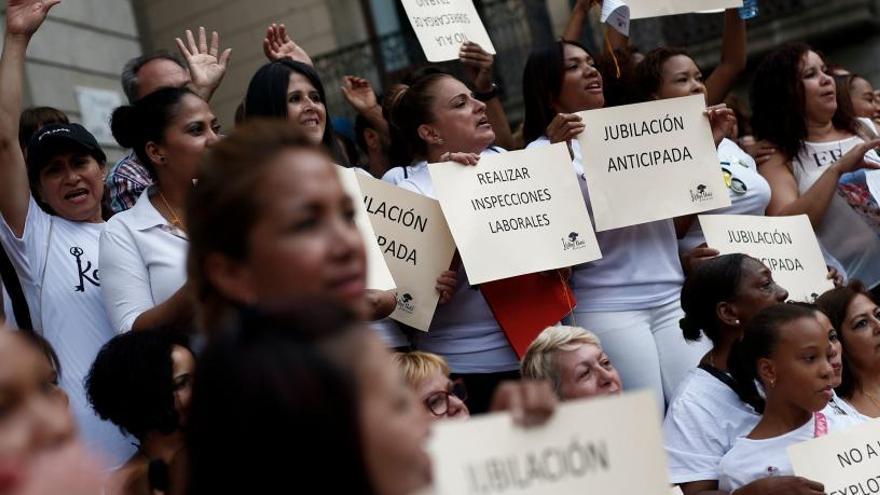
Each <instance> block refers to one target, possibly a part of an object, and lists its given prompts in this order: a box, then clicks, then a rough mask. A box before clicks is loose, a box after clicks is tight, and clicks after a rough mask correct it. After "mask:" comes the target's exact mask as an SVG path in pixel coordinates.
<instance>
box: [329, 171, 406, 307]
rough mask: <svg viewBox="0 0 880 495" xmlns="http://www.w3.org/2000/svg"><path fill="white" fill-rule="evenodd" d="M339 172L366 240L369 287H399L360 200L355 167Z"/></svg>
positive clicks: (356, 222) (383, 288)
mask: <svg viewBox="0 0 880 495" xmlns="http://www.w3.org/2000/svg"><path fill="white" fill-rule="evenodd" d="M336 171H337V172H339V181H340V182H342V188H343V189H345V192H346V193H348V195H349V196H351V199H353V200H354V208H355V216H354V222H355V224H356V225H357V228H358V230H359V231H360V233H361V237H362V238H363V240H364V250H365V251H366V253H367V288H368V289H375V290H391V289H395V288H396V287H397V284H395V283H394V277H392V276H391V271H390V270H389V269H388V265H387V264H386V263H385V257H384V256H383V255H382V251H380V250H379V244H378V243H376V233H375V232H374V231H373V226H372V225H371V224H370V218H369V216H368V214H367V209H366V207H364V204H363V203H362V202H361V201H360V198H363V197H364V196H363V194H362V193H361V187H360V184H359V183H358V178H357V175H358V173H357V172H355V170H354V169H353V168H345V167H340V166H337V167H336Z"/></svg>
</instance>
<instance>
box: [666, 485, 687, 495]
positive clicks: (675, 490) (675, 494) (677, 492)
mask: <svg viewBox="0 0 880 495" xmlns="http://www.w3.org/2000/svg"><path fill="white" fill-rule="evenodd" d="M669 493H670V494H671V495H684V493H682V491H681V488H679V487H678V485H676V486H673V487H672V490H670V491H669Z"/></svg>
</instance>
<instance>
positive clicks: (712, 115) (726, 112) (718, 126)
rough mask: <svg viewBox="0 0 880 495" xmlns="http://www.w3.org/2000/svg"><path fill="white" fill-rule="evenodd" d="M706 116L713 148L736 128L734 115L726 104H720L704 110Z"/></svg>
mask: <svg viewBox="0 0 880 495" xmlns="http://www.w3.org/2000/svg"><path fill="white" fill-rule="evenodd" d="M706 116H707V117H708V118H709V124H710V125H711V126H712V137H713V138H714V139H715V146H718V144H719V143H721V141H722V140H723V139H724V138H726V137H728V136H730V135H731V134H732V133H733V129H734V128H735V127H736V114H735V113H734V112H733V110H732V109H730V108H728V107H727V105H726V104H724V103H721V104H719V105H713V106H711V107H708V108H706Z"/></svg>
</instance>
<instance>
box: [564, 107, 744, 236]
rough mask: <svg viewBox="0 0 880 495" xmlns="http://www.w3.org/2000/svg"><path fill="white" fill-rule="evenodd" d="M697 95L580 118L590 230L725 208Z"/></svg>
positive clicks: (726, 201)
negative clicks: (588, 199) (589, 210)
mask: <svg viewBox="0 0 880 495" xmlns="http://www.w3.org/2000/svg"><path fill="white" fill-rule="evenodd" d="M705 107H706V102H705V99H704V97H703V95H693V96H686V97H683V98H671V99H666V100H656V101H652V102H649V103H639V104H636V105H626V106H620V107H612V108H602V109H599V110H589V111H586V112H580V113H579V114H578V115H580V116H581V118H582V119H583V122H584V124H585V125H586V130H585V131H584V132H583V133H581V135H580V136H578V140H579V141H580V145H581V151H582V154H583V157H584V158H583V165H584V172H585V174H586V179H587V189H589V191H590V202H591V204H592V207H593V218H594V219H595V221H596V230H597V231H600V232H601V231H604V230H611V229H618V228H621V227H627V226H630V225H636V224H640V223H647V222H653V221H656V220H664V219H667V218H673V217H678V216H682V215H688V214H692V213H699V212H703V211H708V210H714V209H717V208H723V207H725V206H730V197H729V196H728V194H727V187H726V186H725V185H724V176H723V175H722V172H721V167H720V166H719V161H718V154H717V151H716V149H715V141H714V139H713V138H712V128H711V127H710V126H709V119H708V118H707V117H706V115H705Z"/></svg>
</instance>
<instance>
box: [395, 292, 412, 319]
mask: <svg viewBox="0 0 880 495" xmlns="http://www.w3.org/2000/svg"><path fill="white" fill-rule="evenodd" d="M397 309H398V310H400V311H403V312H404V313H407V314H413V312H414V311H415V310H416V303H415V300H414V299H413V296H412V294H410V293H409V292H404V293H403V294H402V295H401V294H398V295H397Z"/></svg>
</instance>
